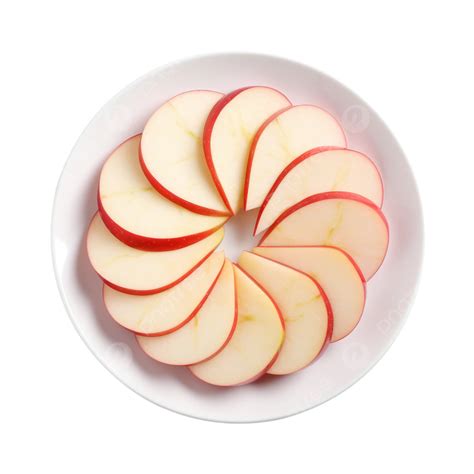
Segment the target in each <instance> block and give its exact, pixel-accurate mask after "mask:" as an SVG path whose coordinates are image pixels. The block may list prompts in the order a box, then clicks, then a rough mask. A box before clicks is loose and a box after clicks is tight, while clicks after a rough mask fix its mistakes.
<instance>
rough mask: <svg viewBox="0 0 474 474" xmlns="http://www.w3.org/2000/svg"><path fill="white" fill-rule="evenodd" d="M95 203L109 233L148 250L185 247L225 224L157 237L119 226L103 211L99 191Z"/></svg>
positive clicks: (137, 247) (126, 242)
mask: <svg viewBox="0 0 474 474" xmlns="http://www.w3.org/2000/svg"><path fill="white" fill-rule="evenodd" d="M97 204H98V207H99V214H100V217H101V218H102V220H103V221H104V224H105V226H106V227H107V229H108V230H109V231H110V233H111V234H113V235H114V236H115V237H116V238H117V239H119V240H120V241H122V242H123V243H124V244H126V245H128V246H129V247H133V248H135V249H138V250H145V251H149V252H160V251H166V250H177V249H180V248H183V247H187V246H188V245H191V244H195V243H196V242H199V241H200V240H202V239H204V238H206V237H208V236H209V235H211V234H212V233H214V232H216V231H217V230H218V229H220V228H221V227H222V226H223V225H224V224H225V222H223V223H222V224H221V225H218V226H215V227H213V228H211V229H209V230H206V231H204V232H198V233H197V234H191V235H185V236H182V237H174V238H168V239H157V238H152V237H145V236H143V235H138V234H134V233H133V232H130V231H128V230H125V229H124V228H123V227H121V226H119V225H118V224H117V223H116V222H115V221H114V220H112V219H111V217H110V216H109V215H108V214H107V212H106V211H105V209H104V206H103V205H102V201H101V199H100V194H99V193H97Z"/></svg>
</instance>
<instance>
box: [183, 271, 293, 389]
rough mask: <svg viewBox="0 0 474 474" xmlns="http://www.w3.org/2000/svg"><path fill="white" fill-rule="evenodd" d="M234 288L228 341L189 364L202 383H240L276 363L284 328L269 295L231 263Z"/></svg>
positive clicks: (255, 376)
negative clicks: (203, 359) (235, 313)
mask: <svg viewBox="0 0 474 474" xmlns="http://www.w3.org/2000/svg"><path fill="white" fill-rule="evenodd" d="M234 274H235V284H236V289H237V308H238V320H237V327H236V328H235V331H234V334H233V336H232V338H231V339H230V341H229V343H228V344H227V345H226V346H225V347H224V349H223V350H222V351H221V352H219V354H217V355H216V356H215V357H213V358H212V359H209V360H208V361H206V362H202V363H200V364H196V365H192V366H190V367H189V369H190V370H191V372H192V373H193V374H194V375H195V376H196V377H198V378H199V379H201V380H203V381H204V382H207V383H210V384H213V385H220V386H229V385H242V384H244V383H249V382H252V381H254V380H256V379H257V378H259V377H260V376H262V375H263V374H264V373H265V372H266V371H267V370H268V369H269V368H270V367H271V365H272V364H273V363H274V362H275V360H276V358H277V356H278V352H279V350H280V348H281V346H282V343H283V340H284V337H285V329H284V322H283V319H282V317H281V314H280V311H279V309H278V308H277V306H276V305H275V303H274V302H273V300H272V299H271V298H270V296H269V295H268V294H267V293H266V292H265V291H264V290H263V288H262V287H261V286H260V285H258V284H257V283H256V282H255V280H253V279H252V278H251V277H249V276H248V275H247V274H246V273H245V272H244V271H243V270H241V269H239V268H238V267H235V266H234Z"/></svg>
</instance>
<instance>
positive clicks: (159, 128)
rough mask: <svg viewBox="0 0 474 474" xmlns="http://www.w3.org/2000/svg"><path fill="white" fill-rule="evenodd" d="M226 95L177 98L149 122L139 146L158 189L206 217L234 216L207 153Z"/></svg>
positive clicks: (142, 160)
mask: <svg viewBox="0 0 474 474" xmlns="http://www.w3.org/2000/svg"><path fill="white" fill-rule="evenodd" d="M222 96H223V94H221V93H220V92H214V91H206V90H196V91H189V92H184V93H182V94H179V95H177V96H175V97H173V98H172V99H170V100H169V101H168V102H166V103H165V104H163V105H162V106H161V107H160V108H159V109H158V110H157V111H156V112H155V113H154V114H153V115H152V116H151V117H150V119H149V120H148V122H147V123H146V125H145V128H144V130H143V134H142V139H141V143H140V163H141V165H142V169H143V171H144V173H145V175H146V176H147V178H148V180H149V181H150V183H151V184H152V185H153V186H154V187H155V189H157V190H158V191H159V192H160V193H162V194H163V195H164V196H166V197H167V198H168V199H170V200H171V201H174V202H176V203H177V204H179V205H181V206H183V207H185V208H187V209H189V210H190V211H194V212H198V213H200V214H206V215H228V214H229V211H228V209H227V208H226V206H225V204H224V202H223V201H222V199H221V198H220V196H219V193H218V191H217V189H216V187H215V186H214V182H213V179H212V177H211V174H210V172H209V169H208V168H207V165H206V161H205V159H204V155H203V148H202V134H203V129H204V124H205V123H206V119H207V116H208V115H209V112H210V111H211V109H212V108H213V107H214V105H215V104H216V102H217V101H218V100H219V99H220V98H221V97H222Z"/></svg>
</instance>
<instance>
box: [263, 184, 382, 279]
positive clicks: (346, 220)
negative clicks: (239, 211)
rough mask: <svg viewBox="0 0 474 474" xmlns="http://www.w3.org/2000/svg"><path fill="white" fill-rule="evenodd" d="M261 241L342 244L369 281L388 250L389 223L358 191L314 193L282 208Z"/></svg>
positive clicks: (337, 245)
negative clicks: (282, 210) (290, 205)
mask: <svg viewBox="0 0 474 474" xmlns="http://www.w3.org/2000/svg"><path fill="white" fill-rule="evenodd" d="M259 245H260V246H264V247H273V246H280V245H285V246H301V245H330V246H334V247H339V248H341V249H342V250H344V251H345V252H347V253H348V254H349V255H350V256H351V257H352V258H353V259H354V260H355V262H356V263H357V265H358V266H359V268H360V269H361V270H362V273H363V275H364V277H365V279H366V281H368V280H369V279H370V278H371V277H372V276H373V275H374V274H375V272H376V271H377V270H378V269H379V267H380V265H381V264H382V261H383V259H384V258H385V254H386V253H387V247H388V223H387V220H386V219H385V216H384V215H383V213H382V211H381V210H380V209H379V208H378V207H377V206H376V205H375V204H374V203H373V202H372V201H369V200H368V199H366V198H364V197H362V196H359V195H358V194H352V193H344V192H330V193H321V194H315V195H314V196H310V197H308V198H306V199H304V200H303V201H300V202H299V203H297V204H295V205H294V206H292V207H290V208H289V209H287V210H286V211H285V212H283V214H281V215H280V216H279V217H278V219H277V220H276V221H275V222H274V223H273V224H272V225H271V226H270V227H269V228H268V229H267V231H266V232H265V234H264V235H263V237H262V240H261V241H260V244H259Z"/></svg>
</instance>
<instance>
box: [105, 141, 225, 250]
mask: <svg viewBox="0 0 474 474" xmlns="http://www.w3.org/2000/svg"><path fill="white" fill-rule="evenodd" d="M139 143H140V136H139V135H137V136H135V137H132V138H130V139H128V140H126V141H125V142H124V143H122V144H121V145H120V146H119V147H118V148H117V149H116V150H115V151H114V152H113V153H112V154H111V155H110V156H109V158H108V159H107V161H106V162H105V164H104V166H103V168H102V172H101V174H100V180H99V192H98V201H99V211H100V214H101V216H102V219H103V221H104V223H105V225H106V226H107V228H108V229H109V230H110V232H112V233H113V234H114V235H115V237H117V238H118V239H120V240H121V241H122V242H124V243H126V244H127V245H129V246H131V247H135V248H138V249H141V250H172V249H177V248H181V247H185V246H186V245H190V244H192V243H194V242H197V241H199V240H201V239H203V238H205V237H207V236H208V235H210V234H212V233H213V232H215V231H216V229H218V228H219V227H220V226H222V225H223V224H224V223H225V222H226V220H227V219H228V217H223V216H203V215H201V214H196V213H195V212H191V211H189V210H187V209H185V208H183V207H181V206H179V205H178V204H175V203H174V202H172V201H170V200H169V199H166V198H165V197H163V196H162V195H161V194H160V193H158V192H157V191H156V190H155V189H154V188H153V187H152V185H151V184H150V183H149V182H148V180H147V179H146V177H145V175H144V174H143V172H142V170H141V168H140V164H139V161H138V147H139Z"/></svg>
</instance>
